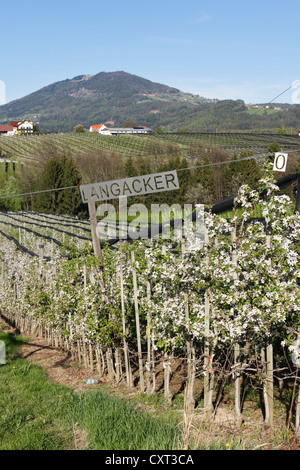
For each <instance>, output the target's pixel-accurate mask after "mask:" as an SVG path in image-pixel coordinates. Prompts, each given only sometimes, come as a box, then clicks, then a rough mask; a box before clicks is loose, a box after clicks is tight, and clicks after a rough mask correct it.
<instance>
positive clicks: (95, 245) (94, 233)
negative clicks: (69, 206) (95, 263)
mask: <svg viewBox="0 0 300 470" xmlns="http://www.w3.org/2000/svg"><path fill="white" fill-rule="evenodd" d="M88 208H89V215H90V223H91V232H92V239H93V248H94V254H95V256H96V258H99V260H100V263H101V266H103V258H102V250H101V245H100V240H99V238H98V235H97V215H96V204H95V202H94V201H89V202H88Z"/></svg>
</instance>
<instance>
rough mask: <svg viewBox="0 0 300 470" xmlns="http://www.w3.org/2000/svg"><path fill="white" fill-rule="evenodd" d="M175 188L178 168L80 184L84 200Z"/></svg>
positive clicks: (96, 199) (89, 200) (101, 199)
mask: <svg viewBox="0 0 300 470" xmlns="http://www.w3.org/2000/svg"><path fill="white" fill-rule="evenodd" d="M175 189H179V182H178V177H177V172H176V170H174V171H167V172H164V173H153V174H152V175H143V176H134V177H132V178H125V179H120V180H114V181H105V182H100V183H92V184H83V185H80V192H81V197H82V200H83V202H91V201H95V202H96V201H107V200H108V199H116V198H120V197H124V196H125V197H128V196H139V195H141V194H151V193H158V192H161V191H173V190H175Z"/></svg>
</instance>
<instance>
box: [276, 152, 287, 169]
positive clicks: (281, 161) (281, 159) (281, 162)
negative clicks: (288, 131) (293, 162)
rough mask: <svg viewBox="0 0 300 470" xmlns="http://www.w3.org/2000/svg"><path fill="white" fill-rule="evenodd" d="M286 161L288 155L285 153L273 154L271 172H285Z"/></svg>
mask: <svg viewBox="0 0 300 470" xmlns="http://www.w3.org/2000/svg"><path fill="white" fill-rule="evenodd" d="M287 159H288V154H287V153H281V152H280V153H279V152H278V153H275V158H274V165H273V170H274V171H285V169H286V164H287Z"/></svg>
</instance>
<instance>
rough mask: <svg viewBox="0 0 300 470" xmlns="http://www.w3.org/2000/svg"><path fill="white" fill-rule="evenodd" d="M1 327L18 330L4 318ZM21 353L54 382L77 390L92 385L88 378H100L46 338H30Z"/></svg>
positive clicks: (104, 382)
mask: <svg viewBox="0 0 300 470" xmlns="http://www.w3.org/2000/svg"><path fill="white" fill-rule="evenodd" d="M0 329H2V330H3V331H5V332H6V333H12V334H17V331H16V330H15V329H14V328H11V327H10V326H8V325H7V324H6V323H5V322H4V321H3V320H0ZM19 354H20V355H21V356H22V357H23V358H24V359H26V360H27V361H29V362H31V363H32V364H36V365H39V366H40V367H42V368H43V369H44V370H45V372H46V375H47V377H48V378H49V379H50V380H52V381H53V382H55V383H57V384H60V385H65V386H67V387H70V388H72V389H74V390H75V391H81V390H84V389H87V388H88V387H90V386H89V385H87V384H86V381H87V380H88V379H99V377H98V374H97V372H96V371H94V372H92V371H91V370H90V369H86V368H84V367H83V366H79V365H78V364H77V363H76V362H74V360H72V359H71V357H68V355H67V354H66V353H64V352H63V351H60V350H58V349H57V348H55V347H52V346H49V344H48V343H47V341H46V340H45V339H44V338H40V337H34V338H29V341H28V342H27V343H25V344H23V345H22V346H20V348H19ZM101 384H103V385H104V384H107V382H106V381H105V379H102V380H101V383H100V385H101Z"/></svg>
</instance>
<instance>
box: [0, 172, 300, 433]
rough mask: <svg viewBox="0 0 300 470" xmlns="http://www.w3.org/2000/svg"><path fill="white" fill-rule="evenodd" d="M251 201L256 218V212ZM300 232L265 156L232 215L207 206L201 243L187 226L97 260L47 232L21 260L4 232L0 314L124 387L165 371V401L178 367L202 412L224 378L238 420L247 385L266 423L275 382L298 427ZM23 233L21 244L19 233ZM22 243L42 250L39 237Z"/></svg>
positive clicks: (146, 387) (210, 408)
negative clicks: (66, 252) (64, 249)
mask: <svg viewBox="0 0 300 470" xmlns="http://www.w3.org/2000/svg"><path fill="white" fill-rule="evenodd" d="M257 205H260V206H261V209H262V216H263V218H262V219H260V220H256V219H255V220H253V218H252V214H253V210H254V208H255V207H256V206H257ZM238 209H240V210H241V211H242V212H241V214H240V215H239V216H238ZM32 217H36V216H32ZM64 223H66V224H67V223H68V220H66V221H65V222H64ZM62 226H63V224H61V227H62ZM21 230H22V226H21ZM299 232H300V219H299V212H298V213H295V212H294V204H293V201H292V200H291V199H290V198H289V197H288V196H287V195H280V194H279V191H278V188H277V186H276V184H275V181H274V178H273V172H272V170H271V168H270V165H269V166H268V168H266V169H264V171H263V175H262V177H261V178H260V180H259V182H258V188H257V189H256V190H253V189H251V188H250V186H248V185H243V186H242V187H241V188H240V190H239V193H238V196H237V198H236V200H235V212H234V217H233V218H232V219H230V220H227V219H225V218H222V217H221V216H217V215H213V214H211V213H209V212H207V213H205V217H204V234H205V239H204V244H203V245H201V246H200V247H199V245H198V243H197V237H196V234H195V233H194V229H193V228H191V231H190V232H189V235H188V238H186V239H183V238H179V239H177V240H176V243H175V244H174V240H173V239H171V240H170V239H159V240H146V241H138V242H136V243H133V244H128V243H125V242H124V243H122V244H120V245H119V246H118V249H110V248H109V247H107V248H104V249H103V265H102V264H101V261H100V260H99V259H97V258H95V257H94V256H93V253H92V251H91V244H88V245H86V246H84V247H82V245H81V248H80V247H79V246H74V247H73V249H72V250H71V252H70V255H71V256H70V257H63V256H61V254H62V253H61V251H60V248H59V246H50V247H48V246H47V247H46V245H47V242H46V241H44V244H45V246H44V248H46V249H45V251H42V252H41V251H40V256H39V257H32V258H29V257H28V255H26V254H23V253H22V252H21V251H20V250H17V251H15V248H14V246H13V245H12V243H11V242H10V241H8V240H7V239H5V238H2V237H1V250H2V282H1V286H0V308H1V312H2V314H3V315H5V316H6V317H7V318H8V319H9V320H10V321H12V322H15V324H16V325H17V326H18V327H19V328H20V329H21V331H24V332H25V333H27V334H34V333H39V334H42V335H43V336H44V337H45V338H47V339H48V341H49V342H50V344H53V345H56V346H59V347H62V348H63V349H64V350H65V351H67V352H69V353H70V354H71V355H72V357H73V358H74V359H76V360H78V361H80V363H83V364H85V365H86V366H87V367H90V368H91V369H92V370H95V369H96V370H97V371H98V374H99V376H100V377H101V378H102V377H108V379H109V380H111V381H114V382H116V383H120V381H122V380H125V383H127V385H128V387H129V389H132V388H133V387H135V386H137V387H138V389H139V390H140V391H142V392H146V393H149V394H151V393H157V392H158V391H159V389H160V384H158V383H157V373H158V371H160V370H163V390H164V395H165V398H166V400H167V401H169V402H170V401H171V400H172V395H173V393H174V390H173V391H172V389H171V388H170V381H171V376H172V375H174V373H175V372H174V371H175V370H178V367H179V368H180V369H181V372H182V374H181V377H182V384H183V385H184V384H186V386H187V391H188V392H187V393H188V395H187V397H188V398H187V399H188V402H189V404H190V406H191V407H193V406H194V404H195V400H198V401H201V403H202V399H203V408H204V410H205V412H206V413H207V415H208V416H210V417H211V416H213V415H214V413H215V411H216V409H217V407H218V405H219V403H220V401H221V400H222V390H223V389H224V387H225V386H227V387H228V386H229V385H230V386H232V387H233V388H234V390H235V392H234V397H235V398H234V408H235V414H236V420H237V423H239V424H240V422H241V413H242V388H241V387H242V385H243V390H244V392H243V393H245V394H246V395H247V393H249V394H250V392H251V390H256V391H257V393H258V394H259V393H261V396H262V401H263V403H264V406H263V410H264V419H265V423H266V424H267V425H269V426H271V425H272V424H273V421H272V417H273V407H274V400H275V397H274V390H273V388H274V387H275V385H276V387H278V390H279V394H278V395H277V399H278V396H279V401H280V400H281V401H282V403H285V404H286V406H287V409H288V422H289V425H290V426H291V427H292V428H293V429H294V430H295V431H296V433H297V435H299V433H300V387H299V376H298V365H297V364H299V357H300V351H299V347H298V343H299V328H300V323H299V313H300V310H299V308H300V307H299V306H300V290H299V287H300V271H299V266H300V263H299V261H300V251H299V250H300V246H299ZM174 235H175V234H174ZM21 237H22V243H24V244H26V237H27V234H25V233H22V235H21ZM30 237H32V235H30ZM187 242H188V243H187ZM30 243H31V247H34V249H35V251H36V252H37V253H38V252H39V250H41V240H38V239H36V241H35V242H34V241H33V239H32V238H31V242H30ZM44 248H43V249H42V250H44ZM46 253H47V255H49V254H50V259H49V261H48V262H46V260H45V259H44V255H45V254H46ZM297 341H298V342H297ZM196 382H197V384H198V388H197V390H198V392H197V393H196V391H195V390H196V389H195V385H196ZM158 385H159V386H158ZM199 387H200V389H199Z"/></svg>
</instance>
